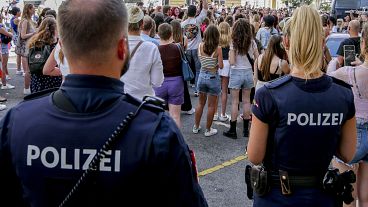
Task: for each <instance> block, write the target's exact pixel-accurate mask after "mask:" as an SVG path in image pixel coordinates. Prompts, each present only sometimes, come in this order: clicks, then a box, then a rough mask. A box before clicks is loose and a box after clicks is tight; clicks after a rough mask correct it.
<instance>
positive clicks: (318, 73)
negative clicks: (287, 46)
mask: <svg viewBox="0 0 368 207" xmlns="http://www.w3.org/2000/svg"><path fill="white" fill-rule="evenodd" d="M290 75H291V76H293V77H297V78H301V79H316V78H320V77H321V76H322V75H323V72H322V71H320V70H318V71H316V72H314V73H312V74H310V75H309V76H308V77H307V76H306V74H305V72H304V70H303V69H300V68H297V67H293V68H292V71H291V73H290Z"/></svg>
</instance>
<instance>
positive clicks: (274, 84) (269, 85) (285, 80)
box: [265, 75, 291, 89]
mask: <svg viewBox="0 0 368 207" xmlns="http://www.w3.org/2000/svg"><path fill="white" fill-rule="evenodd" d="M289 81H291V76H290V75H285V76H282V77H280V78H277V79H275V80H272V81H270V82H267V83H266V84H265V87H266V88H270V89H271V88H278V87H280V86H282V85H284V84H286V83H288V82H289Z"/></svg>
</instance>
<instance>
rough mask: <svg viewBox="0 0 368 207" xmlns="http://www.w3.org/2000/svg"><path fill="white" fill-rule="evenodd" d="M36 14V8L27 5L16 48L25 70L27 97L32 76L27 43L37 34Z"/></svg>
mask: <svg viewBox="0 0 368 207" xmlns="http://www.w3.org/2000/svg"><path fill="white" fill-rule="evenodd" d="M34 14H35V8H34V6H33V5H32V4H25V5H24V8H23V12H22V18H21V20H20V23H19V28H18V30H19V40H18V44H17V45H16V48H15V53H16V54H18V55H20V56H22V58H21V59H22V66H23V69H24V90H23V93H24V94H25V95H27V94H30V93H31V90H30V88H29V87H30V82H31V74H30V73H29V67H28V51H29V48H28V46H27V41H28V40H29V39H30V38H31V37H32V36H33V35H34V34H36V24H35V23H34V22H33V21H32V16H33V15H34Z"/></svg>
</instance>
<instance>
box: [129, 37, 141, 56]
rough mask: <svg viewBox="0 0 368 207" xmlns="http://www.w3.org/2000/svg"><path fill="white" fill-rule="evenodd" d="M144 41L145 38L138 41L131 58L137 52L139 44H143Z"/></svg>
mask: <svg viewBox="0 0 368 207" xmlns="http://www.w3.org/2000/svg"><path fill="white" fill-rule="evenodd" d="M142 43H143V40H141V41H139V42H138V44H137V46H135V48H134V49H133V51H132V54H130V59H133V56H134V54H135V52H137V50H138V48H139V46H141V44H142Z"/></svg>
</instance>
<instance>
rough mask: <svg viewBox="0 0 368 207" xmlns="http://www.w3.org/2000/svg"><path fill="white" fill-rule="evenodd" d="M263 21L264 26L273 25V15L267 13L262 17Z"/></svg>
mask: <svg viewBox="0 0 368 207" xmlns="http://www.w3.org/2000/svg"><path fill="white" fill-rule="evenodd" d="M263 21H264V23H265V26H266V27H273V24H274V23H275V17H273V16H272V15H267V16H265V17H263Z"/></svg>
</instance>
